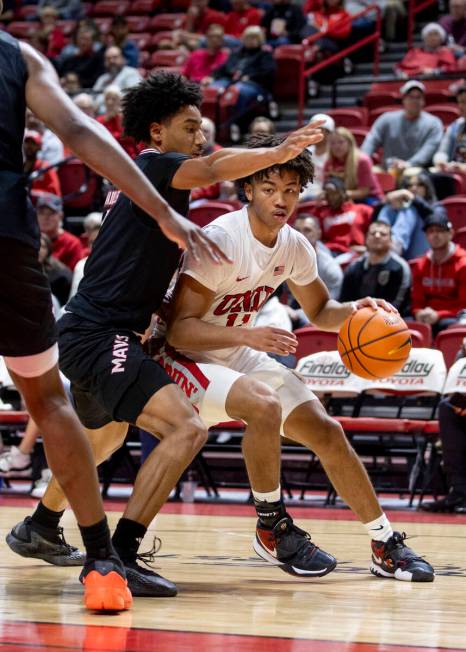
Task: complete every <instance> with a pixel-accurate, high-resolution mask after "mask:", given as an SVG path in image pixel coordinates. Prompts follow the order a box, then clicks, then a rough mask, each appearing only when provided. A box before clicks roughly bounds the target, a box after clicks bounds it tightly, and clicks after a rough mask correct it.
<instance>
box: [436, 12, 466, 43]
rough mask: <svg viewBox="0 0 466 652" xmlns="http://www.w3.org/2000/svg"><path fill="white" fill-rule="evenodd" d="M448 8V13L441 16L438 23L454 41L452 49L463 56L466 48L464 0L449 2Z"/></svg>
mask: <svg viewBox="0 0 466 652" xmlns="http://www.w3.org/2000/svg"><path fill="white" fill-rule="evenodd" d="M449 7H450V13H449V14H448V15H447V16H442V17H441V18H440V20H439V23H440V25H441V26H442V27H443V29H444V30H445V31H446V33H447V34H448V35H449V36H451V37H452V38H453V39H454V41H455V44H454V46H453V49H454V50H455V51H456V52H457V53H458V54H463V53H464V48H465V47H466V0H450V3H449Z"/></svg>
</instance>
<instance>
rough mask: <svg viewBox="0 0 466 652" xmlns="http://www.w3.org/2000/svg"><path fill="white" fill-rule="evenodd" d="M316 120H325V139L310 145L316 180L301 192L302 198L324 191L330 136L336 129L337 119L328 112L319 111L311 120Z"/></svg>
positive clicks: (323, 130)
mask: <svg viewBox="0 0 466 652" xmlns="http://www.w3.org/2000/svg"><path fill="white" fill-rule="evenodd" d="M315 120H323V124H322V125H321V127H320V129H321V130H322V133H323V134H324V138H323V140H321V141H320V143H317V145H311V146H310V147H308V149H309V151H310V152H311V154H312V162H313V164H314V180H313V181H312V182H311V183H308V184H307V186H306V187H305V188H304V190H303V192H302V193H301V196H300V199H301V200H304V199H314V198H315V197H317V196H318V195H320V194H321V192H322V186H323V183H324V167H325V164H326V162H327V159H328V137H329V136H330V134H331V133H332V132H333V131H335V120H334V119H333V118H331V117H330V116H329V115H327V114H326V113H317V114H316V115H313V116H312V118H311V120H310V121H311V122H314V121H315Z"/></svg>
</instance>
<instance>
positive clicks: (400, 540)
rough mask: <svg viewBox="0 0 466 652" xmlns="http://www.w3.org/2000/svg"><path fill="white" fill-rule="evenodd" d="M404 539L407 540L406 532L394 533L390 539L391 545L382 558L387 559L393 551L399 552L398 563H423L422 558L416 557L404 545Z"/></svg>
mask: <svg viewBox="0 0 466 652" xmlns="http://www.w3.org/2000/svg"><path fill="white" fill-rule="evenodd" d="M406 539H408V536H407V535H406V532H401V533H400V532H394V534H393V537H392V541H393V545H391V546H390V548H389V549H388V550H387V551H386V553H385V554H384V558H387V557H389V556H390V554H391V553H392V552H393V551H394V550H401V551H402V553H401V554H402V557H401V558H400V559H399V561H400V562H403V563H405V562H409V561H423V558H422V557H419V556H418V555H416V554H415V552H414V551H413V550H411V548H409V547H408V546H407V545H406V544H405V541H406Z"/></svg>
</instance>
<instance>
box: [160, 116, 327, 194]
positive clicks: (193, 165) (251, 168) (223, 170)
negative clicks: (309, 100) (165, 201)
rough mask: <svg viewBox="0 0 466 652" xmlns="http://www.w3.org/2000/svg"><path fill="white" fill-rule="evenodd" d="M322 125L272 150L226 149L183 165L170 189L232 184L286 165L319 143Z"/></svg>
mask: <svg viewBox="0 0 466 652" xmlns="http://www.w3.org/2000/svg"><path fill="white" fill-rule="evenodd" d="M322 124H323V123H322V121H316V122H313V123H311V124H308V125H306V126H305V127H301V129H297V130H296V131H293V132H292V133H291V134H289V136H288V137H287V138H286V139H285V140H284V141H283V142H282V143H281V144H280V145H277V146H276V147H257V148H253V149H241V148H230V147H227V148H225V149H221V150H218V151H217V152H214V153H213V154H210V155H209V156H203V157H200V158H193V159H189V160H187V161H184V162H183V163H182V164H181V165H180V167H179V168H178V170H177V172H176V174H175V176H174V177H173V180H172V186H173V187H174V188H178V189H179V190H188V189H190V188H197V187H199V186H200V187H202V186H206V185H210V184H212V183H218V182H219V181H234V180H235V179H240V178H241V177H247V176H249V175H250V174H254V172H257V171H258V170H262V169H263V168H268V167H271V166H273V165H279V164H280V163H286V162H287V161H289V160H290V159H292V158H295V157H296V156H297V155H298V154H300V153H301V152H302V151H303V149H306V147H309V146H310V145H315V144H316V143H318V142H320V141H321V140H322V138H323V134H322V131H321V129H319V127H320V126H321V125H322Z"/></svg>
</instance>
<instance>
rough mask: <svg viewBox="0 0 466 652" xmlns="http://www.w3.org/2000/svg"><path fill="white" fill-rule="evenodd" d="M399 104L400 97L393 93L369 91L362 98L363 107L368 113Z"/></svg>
mask: <svg viewBox="0 0 466 652" xmlns="http://www.w3.org/2000/svg"><path fill="white" fill-rule="evenodd" d="M400 102H401V97H400V95H399V93H397V92H395V91H371V92H369V93H368V94H367V95H366V96H365V97H364V106H366V107H367V109H368V111H372V109H378V108H379V107H382V106H387V105H388V104H397V103H400Z"/></svg>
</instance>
